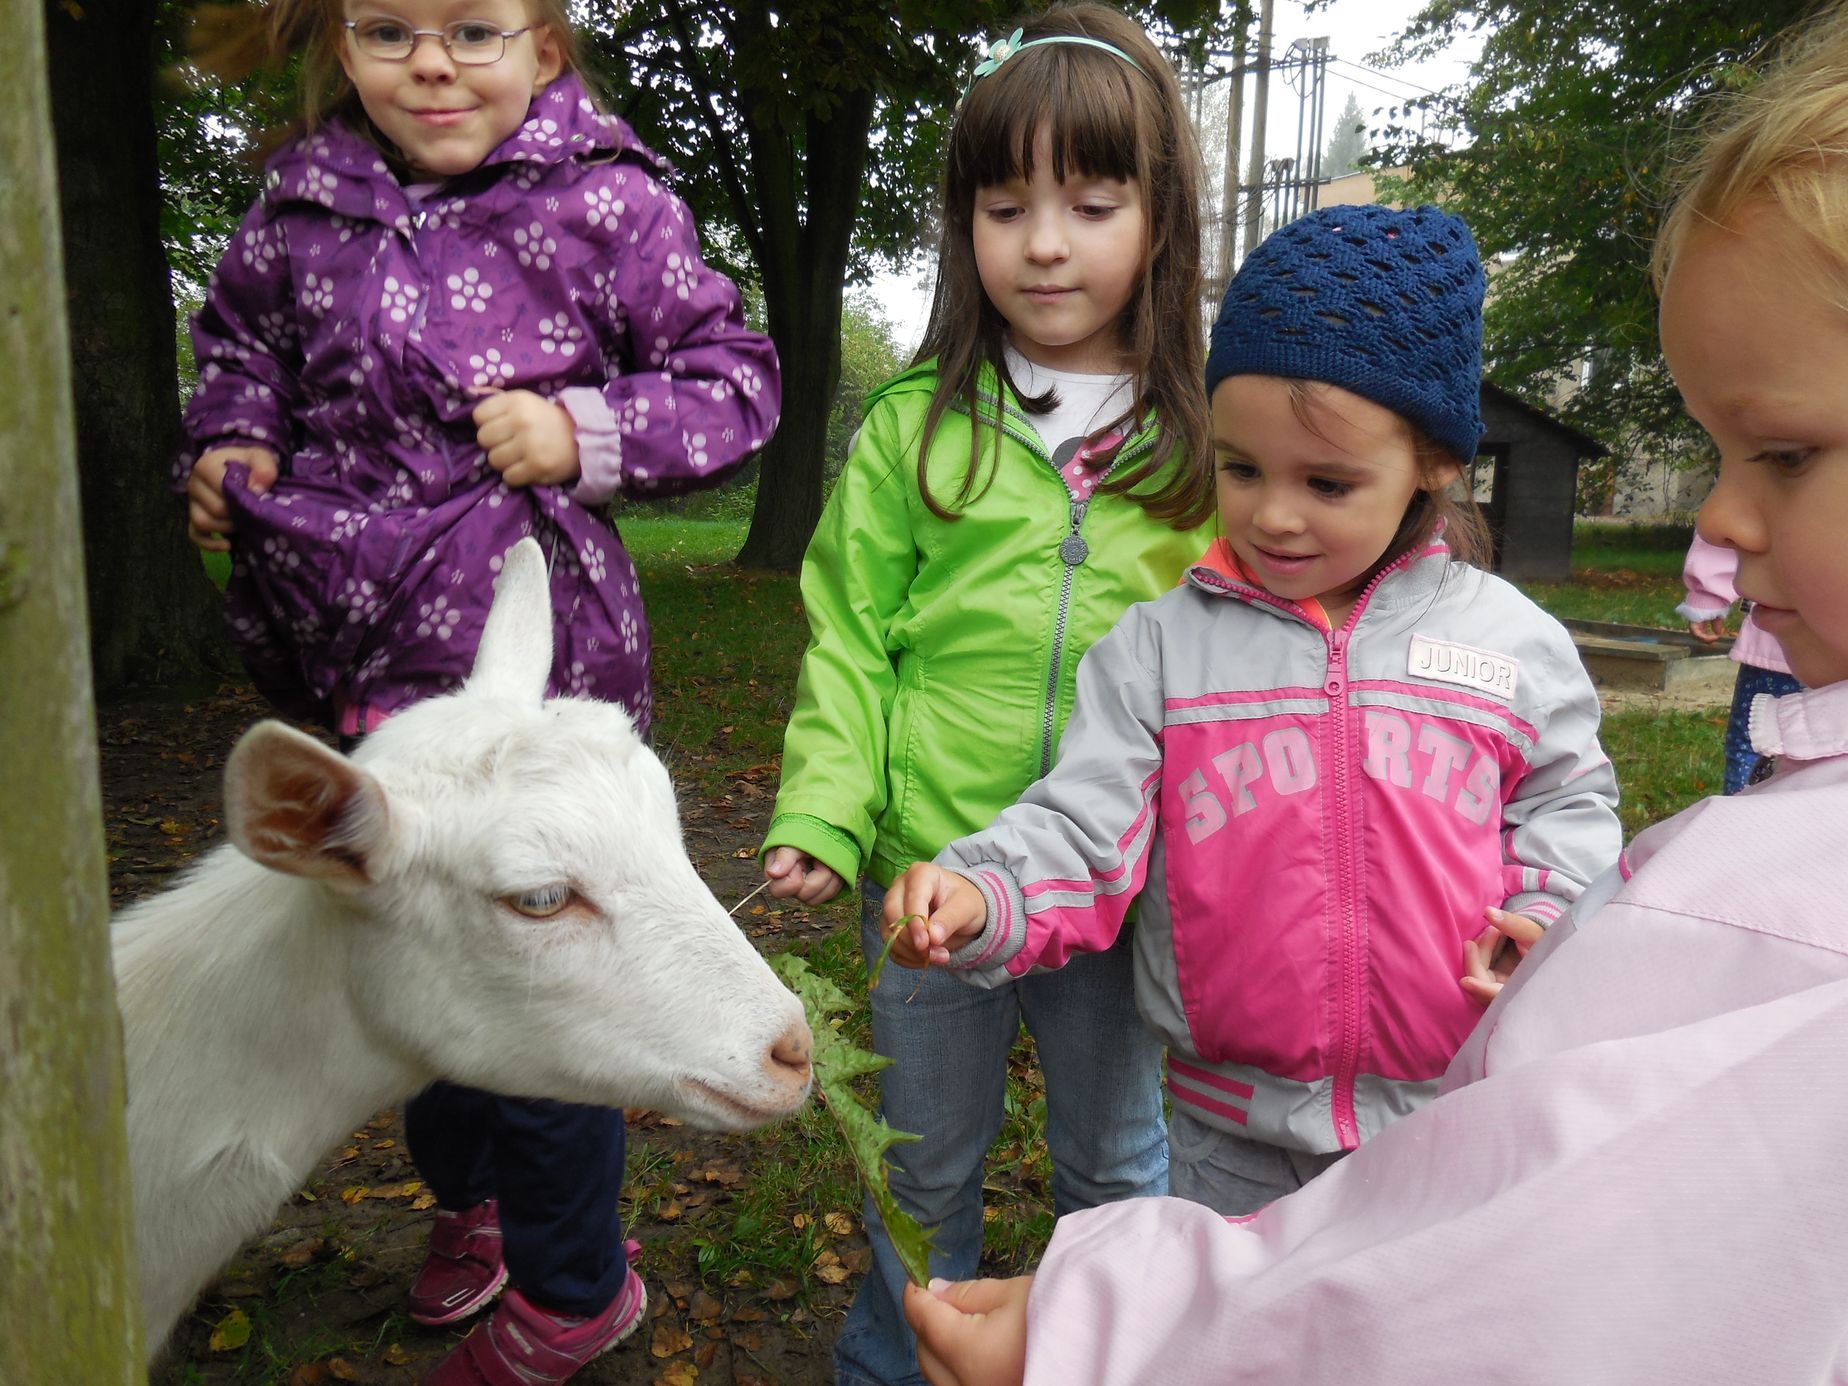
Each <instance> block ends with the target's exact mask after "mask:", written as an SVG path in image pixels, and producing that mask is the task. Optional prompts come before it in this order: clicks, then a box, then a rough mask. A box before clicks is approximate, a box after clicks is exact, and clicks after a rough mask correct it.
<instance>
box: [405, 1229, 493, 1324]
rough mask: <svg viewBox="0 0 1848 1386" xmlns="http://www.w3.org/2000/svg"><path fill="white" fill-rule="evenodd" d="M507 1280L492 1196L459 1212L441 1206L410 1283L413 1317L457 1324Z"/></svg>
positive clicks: (426, 1320)
mask: <svg viewBox="0 0 1848 1386" xmlns="http://www.w3.org/2000/svg"><path fill="white" fill-rule="evenodd" d="M506 1283H507V1263H506V1262H505V1261H504V1260H502V1259H501V1230H500V1215H499V1211H498V1209H497V1207H496V1205H495V1202H494V1200H493V1199H491V1198H490V1199H489V1200H488V1201H487V1202H486V1203H477V1204H476V1205H475V1206H474V1207H473V1208H464V1209H463V1210H462V1211H461V1212H459V1213H452V1212H450V1211H449V1210H448V1209H444V1208H439V1209H437V1213H436V1225H435V1226H434V1227H432V1228H431V1229H430V1251H429V1254H428V1255H427V1256H425V1258H424V1263H423V1269H422V1270H420V1271H418V1272H417V1279H416V1280H415V1281H414V1282H412V1284H411V1294H410V1315H411V1317H412V1318H413V1319H414V1320H416V1321H417V1322H418V1323H427V1324H431V1325H438V1324H445V1323H454V1322H456V1320H458V1319H465V1318H467V1317H468V1316H469V1315H470V1314H472V1313H474V1312H475V1311H476V1310H477V1309H479V1308H481V1306H482V1305H484V1304H486V1303H487V1302H488V1301H489V1300H491V1299H493V1298H494V1296H495V1294H496V1293H497V1292H498V1291H499V1290H500V1287H501V1286H502V1285H505V1284H506Z"/></svg>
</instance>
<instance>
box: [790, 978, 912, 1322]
mask: <svg viewBox="0 0 1848 1386" xmlns="http://www.w3.org/2000/svg"><path fill="white" fill-rule="evenodd" d="M887 949H888V951H890V945H889V944H888V945H887ZM880 961H881V962H883V961H884V958H883V957H882V958H881V959H880ZM770 966H771V967H772V968H773V969H775V971H776V974H777V976H779V977H781V978H782V979H783V980H784V981H785V982H786V983H788V984H789V987H790V989H791V990H792V991H794V992H795V993H796V995H797V996H799V997H800V998H801V999H802V1009H803V1010H804V1011H805V1012H806V1013H807V1015H808V1021H809V1028H810V1029H811V1030H812V1031H813V1032H814V1035H815V1053H814V1060H813V1063H814V1072H815V1088H816V1091H817V1092H819V1093H820V1094H821V1100H822V1101H823V1102H824V1103H825V1104H826V1105H827V1108H828V1111H829V1113H830V1114H831V1115H832V1116H833V1117H834V1120H835V1121H836V1122H837V1123H838V1124H839V1126H840V1129H841V1135H842V1136H843V1137H845V1138H846V1141H847V1148H848V1150H849V1151H850V1152H851V1153H852V1155H853V1160H854V1165H855V1167H856V1168H857V1169H858V1170H859V1171H860V1179H861V1182H862V1183H864V1184H865V1185H866V1191H867V1194H868V1195H869V1196H870V1197H871V1199H872V1201H873V1206H874V1207H875V1208H877V1209H878V1210H879V1220H880V1221H881V1222H882V1223H884V1224H885V1230H886V1235H887V1236H888V1237H889V1238H891V1241H892V1249H893V1250H894V1251H895V1252H897V1253H898V1260H899V1264H900V1265H902V1266H904V1268H905V1273H906V1274H907V1275H909V1276H910V1277H911V1279H912V1281H913V1282H914V1283H915V1284H917V1285H920V1286H922V1285H925V1284H927V1283H929V1280H930V1246H931V1234H930V1233H929V1232H927V1231H926V1230H925V1229H924V1228H922V1227H920V1226H919V1225H918V1222H917V1219H915V1218H913V1217H912V1216H911V1215H910V1214H909V1213H907V1212H906V1211H905V1210H904V1209H903V1208H901V1207H899V1206H898V1200H897V1199H895V1198H894V1197H893V1196H892V1189H891V1186H890V1184H888V1182H887V1180H886V1161H885V1153H886V1151H888V1150H890V1149H891V1148H892V1147H893V1146H894V1145H899V1144H902V1143H903V1142H905V1141H915V1140H919V1139H921V1137H919V1136H916V1135H913V1134H912V1133H911V1132H909V1131H894V1130H893V1129H892V1128H891V1127H890V1126H888V1125H886V1123H885V1119H884V1118H883V1117H880V1116H877V1115H875V1114H874V1113H873V1112H872V1111H869V1110H868V1109H867V1108H866V1107H865V1106H863V1105H862V1104H861V1102H860V1098H859V1094H857V1093H856V1092H855V1091H854V1090H853V1087H852V1082H853V1080H854V1079H855V1078H858V1077H862V1076H864V1075H866V1074H869V1073H877V1072H878V1071H879V1070H880V1069H882V1068H888V1067H890V1066H891V1063H892V1060H891V1059H889V1058H887V1057H885V1056H884V1055H882V1054H874V1053H871V1052H870V1051H868V1050H865V1049H862V1048H860V1047H859V1046H858V1045H856V1044H854V1043H852V1042H851V1041H849V1040H847V1039H846V1038H844V1037H843V1036H842V1035H841V1034H840V1032H839V1030H838V1029H837V1028H836V1026H837V1024H838V1022H837V1021H836V1020H835V1019H834V1017H836V1016H843V1015H846V1014H847V1013H848V1012H851V1011H852V1010H853V1008H854V1006H853V1002H852V1001H850V1000H848V998H847V993H845V992H844V991H842V990H841V989H840V988H839V987H837V986H835V985H834V983H833V982H830V981H829V980H828V979H827V978H826V977H824V976H822V975H821V974H820V973H818V972H816V971H814V970H813V969H812V968H810V967H809V965H808V964H807V963H806V962H804V961H803V960H802V959H801V958H800V957H798V956H796V954H794V953H779V954H778V955H777V956H776V957H774V958H772V959H771V960H770ZM876 975H877V970H875V976H876Z"/></svg>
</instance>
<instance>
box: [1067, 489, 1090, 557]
mask: <svg viewBox="0 0 1848 1386" xmlns="http://www.w3.org/2000/svg"><path fill="white" fill-rule="evenodd" d="M1089 504H1090V502H1089V501H1081V500H1074V501H1073V502H1072V532H1071V533H1070V534H1068V535H1066V536H1065V538H1064V539H1063V540H1061V541H1060V543H1059V557H1060V558H1062V559H1063V560H1064V561H1065V566H1066V567H1068V568H1076V567H1077V566H1078V565H1079V564H1080V563H1082V562H1084V561H1085V559H1087V558H1089V557H1090V556H1091V546H1090V545H1089V544H1087V543H1085V542H1084V536H1083V535H1082V534H1080V533H1079V532H1078V528H1079V526H1081V525H1082V524H1083V523H1084V512H1085V508H1086V506H1088V505H1089Z"/></svg>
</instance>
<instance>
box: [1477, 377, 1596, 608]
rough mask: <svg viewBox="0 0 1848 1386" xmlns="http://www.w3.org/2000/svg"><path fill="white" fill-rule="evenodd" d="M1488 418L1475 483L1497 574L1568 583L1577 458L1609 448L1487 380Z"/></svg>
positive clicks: (1484, 413) (1484, 400)
mask: <svg viewBox="0 0 1848 1386" xmlns="http://www.w3.org/2000/svg"><path fill="white" fill-rule="evenodd" d="M1482 420H1483V423H1484V424H1486V425H1487V431H1486V432H1485V433H1484V434H1483V435H1482V444H1481V446H1480V448H1479V449H1478V450H1477V453H1476V459H1475V461H1474V463H1473V464H1472V465H1471V468H1470V485H1471V488H1472V489H1473V491H1474V493H1475V496H1476V503H1477V504H1478V505H1480V506H1481V507H1482V511H1483V514H1484V515H1486V516H1487V517H1488V521H1489V533H1490V535H1491V536H1492V537H1493V538H1494V541H1495V571H1497V572H1498V573H1503V574H1505V575H1506V576H1508V577H1511V578H1536V579H1539V580H1541V581H1545V582H1552V581H1563V580H1564V579H1565V578H1567V577H1570V576H1571V574H1572V517H1573V514H1574V513H1575V511H1576V510H1577V504H1576V492H1577V487H1578V469H1579V459H1581V458H1584V457H1602V456H1604V455H1605V453H1606V452H1608V451H1609V449H1607V448H1606V447H1605V446H1604V445H1603V444H1602V443H1600V442H1599V441H1598V440H1597V439H1595V438H1593V437H1591V436H1590V435H1588V434H1585V433H1581V432H1579V430H1578V429H1576V428H1573V427H1571V426H1570V425H1567V424H1563V423H1561V422H1560V421H1559V420H1558V419H1555V418H1554V417H1553V416H1552V415H1550V414H1547V413H1546V412H1544V411H1543V410H1539V409H1536V408H1534V407H1533V405H1531V404H1528V403H1527V402H1526V401H1525V400H1523V399H1521V398H1519V397H1518V396H1516V395H1513V394H1510V393H1509V392H1508V391H1506V390H1504V389H1502V388H1501V387H1500V386H1497V385H1491V384H1489V383H1488V382H1486V381H1485V382H1483V386H1482Z"/></svg>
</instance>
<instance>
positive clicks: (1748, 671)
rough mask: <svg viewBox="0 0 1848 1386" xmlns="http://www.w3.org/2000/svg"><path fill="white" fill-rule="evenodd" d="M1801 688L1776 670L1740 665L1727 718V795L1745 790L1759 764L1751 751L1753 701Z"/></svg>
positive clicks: (1754, 753) (1781, 695)
mask: <svg viewBox="0 0 1848 1386" xmlns="http://www.w3.org/2000/svg"><path fill="white" fill-rule="evenodd" d="M1802 687H1803V685H1802V684H1800V683H1798V682H1797V681H1796V679H1795V678H1794V677H1793V676H1791V675H1790V674H1785V673H1780V672H1779V671H1778V670H1776V669H1761V668H1759V667H1758V666H1757V665H1756V664H1741V665H1740V666H1739V676H1738V677H1737V678H1736V679H1735V680H1734V681H1733V697H1732V713H1731V715H1730V716H1728V717H1727V719H1726V793H1728V794H1737V793H1738V792H1739V791H1740V790H1742V789H1744V788H1745V784H1746V781H1747V780H1748V779H1749V778H1750V777H1751V774H1752V767H1753V766H1754V765H1756V764H1758V752H1756V751H1754V750H1753V749H1752V699H1753V698H1755V697H1757V696H1758V695H1759V694H1760V693H1769V694H1770V695H1771V696H1772V697H1773V698H1781V697H1783V696H1784V695H1785V694H1786V693H1795V692H1796V691H1797V690H1798V689H1800V688H1802Z"/></svg>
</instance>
